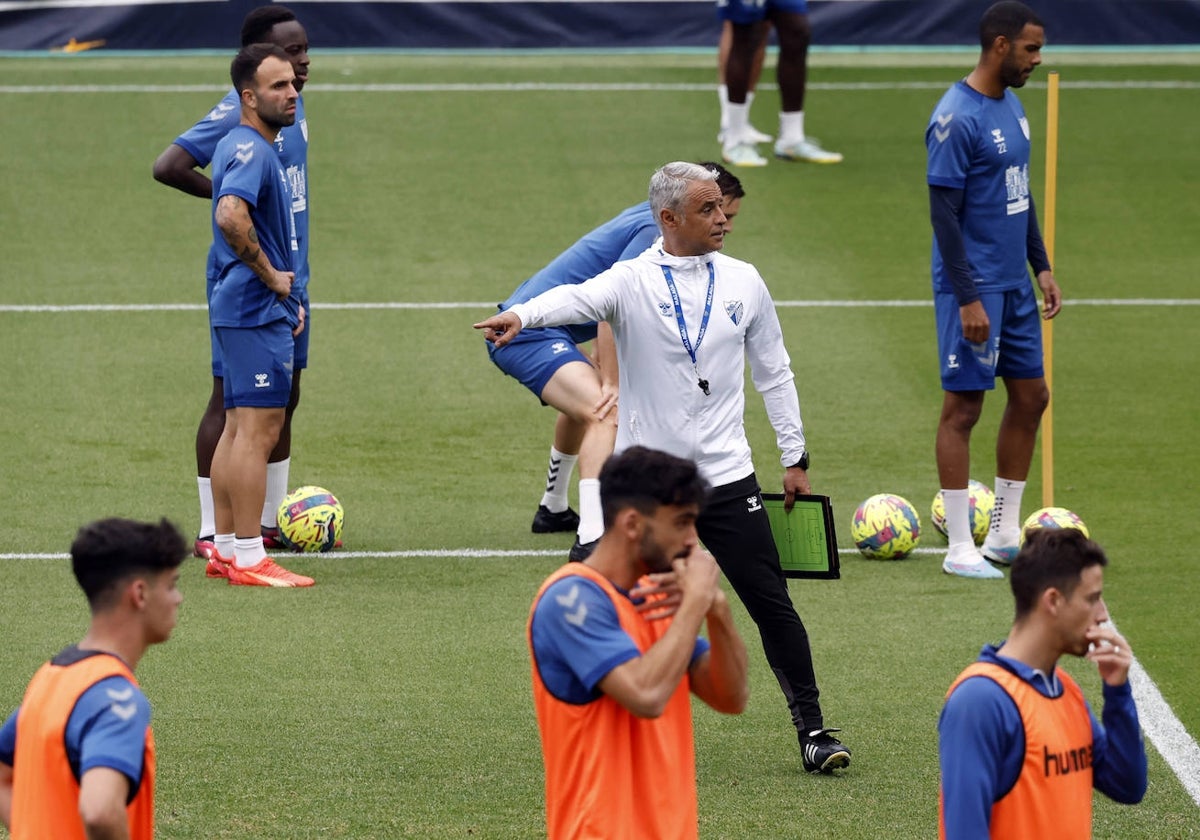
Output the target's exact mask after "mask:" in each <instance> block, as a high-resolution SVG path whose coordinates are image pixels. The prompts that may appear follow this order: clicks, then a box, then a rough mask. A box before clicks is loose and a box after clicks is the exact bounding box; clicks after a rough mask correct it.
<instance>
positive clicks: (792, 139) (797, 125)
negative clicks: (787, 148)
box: [779, 111, 804, 143]
mask: <svg viewBox="0 0 1200 840" xmlns="http://www.w3.org/2000/svg"><path fill="white" fill-rule="evenodd" d="M779 142H780V143H803V142H804V112H803V111H787V112H784V111H780V112H779Z"/></svg>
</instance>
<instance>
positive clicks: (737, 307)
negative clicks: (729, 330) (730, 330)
mask: <svg viewBox="0 0 1200 840" xmlns="http://www.w3.org/2000/svg"><path fill="white" fill-rule="evenodd" d="M745 312H746V308H745V307H744V306H742V302H741V301H740V300H727V301H725V314H726V315H728V316H729V320H730V321H733V323H734V325H735V326H736V325H738V324H740V323H742V316H743V315H744V314H745Z"/></svg>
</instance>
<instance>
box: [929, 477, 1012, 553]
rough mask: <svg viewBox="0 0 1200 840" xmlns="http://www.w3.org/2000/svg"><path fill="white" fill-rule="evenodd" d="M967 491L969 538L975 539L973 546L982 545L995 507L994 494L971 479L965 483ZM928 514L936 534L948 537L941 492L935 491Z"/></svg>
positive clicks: (983, 485)
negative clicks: (969, 524)
mask: <svg viewBox="0 0 1200 840" xmlns="http://www.w3.org/2000/svg"><path fill="white" fill-rule="evenodd" d="M967 491H968V492H967V495H968V498H969V499H970V508H969V510H970V517H971V536H972V537H974V538H975V545H983V540H984V538H986V537H987V532H988V526H989V525H991V522H992V508H993V507H995V506H996V494H995V493H993V492H992V488H990V487H988V486H987V485H986V484H984V483H983V482H982V481H976V480H975V479H973V478H972V479H971V480H970V481H969V482H968V483H967ZM929 513H930V518H931V519H932V520H933V527H934V528H935V529H936V530H937V532H938V533H939V534H941V535H942V536H943V537H945V536H948V531H947V529H946V500H945V498H944V497H943V496H942V491H941V490H939V491H937V495H936V496H934V497H933V504H932V505H931V506H930V511H929Z"/></svg>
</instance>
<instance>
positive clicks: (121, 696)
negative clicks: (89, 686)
mask: <svg viewBox="0 0 1200 840" xmlns="http://www.w3.org/2000/svg"><path fill="white" fill-rule="evenodd" d="M104 693H105V694H107V695H108V696H109V699H111V700H115V701H116V702H118V703H124V702H125V701H127V700H130V699H132V698H133V688H132V687H131V686H126V687H125V688H124V689H123V690H121V691H117V690H115V689H112V688H108V689H105V691H104Z"/></svg>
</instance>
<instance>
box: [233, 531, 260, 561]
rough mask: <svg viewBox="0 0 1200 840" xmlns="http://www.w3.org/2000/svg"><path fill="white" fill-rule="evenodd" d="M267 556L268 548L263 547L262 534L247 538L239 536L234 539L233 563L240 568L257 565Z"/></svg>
mask: <svg viewBox="0 0 1200 840" xmlns="http://www.w3.org/2000/svg"><path fill="white" fill-rule="evenodd" d="M266 556H267V550H266V549H265V548H263V541H262V537H261V536H258V537H249V538H247V539H242V538H241V537H238V538H237V539H235V540H234V541H233V564H234V565H235V566H237V567H238V568H239V569H249V568H250V567H251V566H257V565H258V564H259V563H261V562H262V561H263V558H264V557H266Z"/></svg>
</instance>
